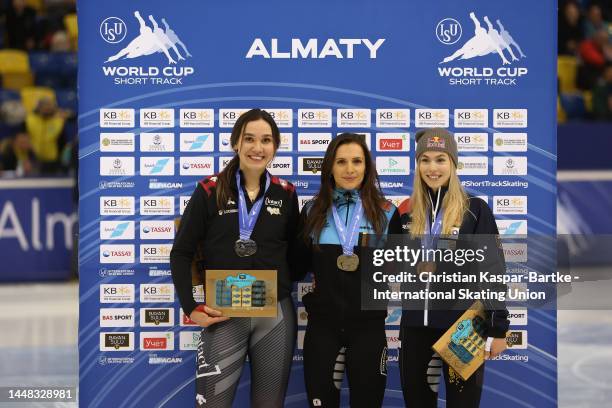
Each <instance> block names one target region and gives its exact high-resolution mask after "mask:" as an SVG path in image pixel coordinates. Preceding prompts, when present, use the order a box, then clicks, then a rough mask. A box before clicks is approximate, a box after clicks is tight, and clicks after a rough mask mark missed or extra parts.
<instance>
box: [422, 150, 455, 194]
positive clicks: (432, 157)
mask: <svg viewBox="0 0 612 408" xmlns="http://www.w3.org/2000/svg"><path fill="white" fill-rule="evenodd" d="M451 165H452V164H451V160H450V157H448V154H446V153H443V152H436V151H429V152H424V153H423V154H421V156H420V157H419V174H420V175H421V179H422V180H423V181H424V182H425V184H427V186H428V187H429V188H431V189H432V190H434V191H435V190H437V189H438V188H440V187H442V186H445V185H447V184H448V180H449V179H450V175H451Z"/></svg>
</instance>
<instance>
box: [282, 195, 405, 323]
mask: <svg viewBox="0 0 612 408" xmlns="http://www.w3.org/2000/svg"><path fill="white" fill-rule="evenodd" d="M359 199H360V198H359V190H343V189H339V188H337V189H335V190H334V192H333V205H335V206H336V208H337V210H338V215H339V216H340V219H341V220H343V221H344V223H345V225H347V226H348V225H349V224H350V222H351V220H352V217H353V213H354V210H355V204H356V202H357V200H359ZM311 204H312V201H311V202H309V203H306V205H305V206H304V208H303V209H302V213H301V215H300V222H299V224H298V231H297V234H296V237H297V240H298V241H297V244H296V245H295V251H296V252H295V257H294V262H295V266H294V267H292V271H294V272H295V273H296V274H297V276H296V277H295V278H297V279H298V280H300V279H303V278H304V276H305V275H306V273H308V272H311V273H312V274H313V279H314V282H315V285H314V290H313V291H312V292H311V293H309V294H307V295H304V297H303V299H302V301H303V303H304V305H305V306H306V311H307V312H308V320H309V321H316V322H319V323H326V322H327V323H330V324H332V325H334V326H335V327H347V326H355V325H362V324H368V323H372V322H376V323H380V321H384V319H385V317H386V316H387V311H386V310H376V311H364V310H362V308H361V279H362V276H361V274H362V273H361V264H362V263H363V262H364V261H363V258H364V256H363V255H364V252H365V251H366V250H370V249H371V247H372V244H371V242H372V241H373V240H374V241H377V242H382V239H384V236H385V235H386V234H401V222H400V217H399V213H398V212H397V208H396V207H395V206H394V205H393V204H392V203H390V202H388V203H387V205H386V207H385V209H384V210H385V214H386V217H387V224H386V227H385V229H384V234H383V236H382V237H376V236H374V235H372V234H374V229H373V228H372V226H371V225H370V223H369V222H368V220H367V219H366V217H363V220H362V222H361V225H360V227H359V236H358V237H356V239H355V242H354V245H353V252H354V253H355V254H356V255H358V256H360V267H359V268H358V269H357V270H356V271H354V272H347V271H343V270H341V269H339V268H338V267H337V264H336V260H337V258H338V256H340V255H342V245H341V243H340V239H339V237H338V233H337V232H336V227H335V225H334V218H333V215H332V212H331V209H330V210H329V211H328V215H327V222H326V224H325V226H324V227H323V230H322V231H321V234H320V235H319V237H318V239H317V240H315V239H313V237H308V238H307V239H304V226H305V222H306V219H307V217H308V213H309V211H310V208H311Z"/></svg>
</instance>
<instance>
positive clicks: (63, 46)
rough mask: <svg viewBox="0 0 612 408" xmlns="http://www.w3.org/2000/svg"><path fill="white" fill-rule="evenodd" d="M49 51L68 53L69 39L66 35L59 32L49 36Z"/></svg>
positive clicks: (62, 31) (61, 31) (69, 47)
mask: <svg viewBox="0 0 612 408" xmlns="http://www.w3.org/2000/svg"><path fill="white" fill-rule="evenodd" d="M50 49H51V51H52V52H68V51H70V49H71V45H70V38H68V34H67V33H66V31H64V30H59V31H56V32H55V33H53V35H52V36H51V46H50Z"/></svg>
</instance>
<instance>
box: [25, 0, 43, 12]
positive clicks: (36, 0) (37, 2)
mask: <svg viewBox="0 0 612 408" xmlns="http://www.w3.org/2000/svg"><path fill="white" fill-rule="evenodd" d="M25 3H26V6H30V7H32V8H33V9H34V10H36V11H43V10H44V9H45V0H26V2H25Z"/></svg>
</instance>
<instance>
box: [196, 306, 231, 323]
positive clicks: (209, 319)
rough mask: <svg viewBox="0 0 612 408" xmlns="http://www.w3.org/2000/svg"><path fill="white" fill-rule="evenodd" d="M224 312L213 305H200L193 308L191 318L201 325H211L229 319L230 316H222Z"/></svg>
mask: <svg viewBox="0 0 612 408" xmlns="http://www.w3.org/2000/svg"><path fill="white" fill-rule="evenodd" d="M222 314H223V313H221V312H220V311H219V310H215V309H213V308H212V307H208V306H206V305H200V306H198V307H196V308H195V309H193V312H191V314H190V315H189V318H190V319H191V320H192V321H194V322H195V323H196V324H197V325H198V326H200V327H209V326H210V325H213V324H215V323H219V322H224V321H226V320H229V317H227V316H222Z"/></svg>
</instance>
